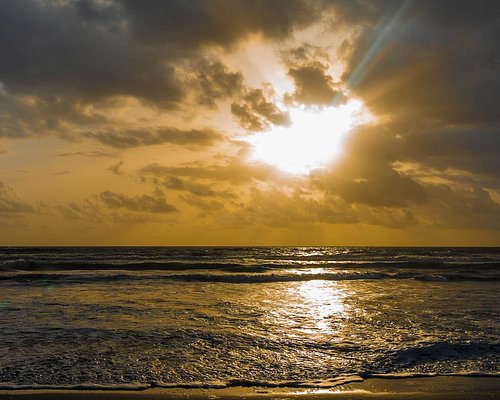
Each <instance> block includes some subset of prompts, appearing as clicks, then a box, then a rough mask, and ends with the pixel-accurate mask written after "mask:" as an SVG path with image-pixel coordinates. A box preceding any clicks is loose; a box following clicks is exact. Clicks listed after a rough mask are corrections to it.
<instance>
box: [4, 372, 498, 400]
mask: <svg viewBox="0 0 500 400" xmlns="http://www.w3.org/2000/svg"><path fill="white" fill-rule="evenodd" d="M498 398H500V379H498V378H496V377H490V378H484V377H449V376H441V377H423V378H402V379H380V378H373V379H367V380H364V381H363V382H355V383H349V384H345V385H340V386H337V387H335V388H329V389H321V388H307V389H298V388H272V389H270V388H259V387H231V388H225V389H182V388H175V389H146V390H141V391H109V390H108V391H103V390H101V391H99V390H92V391H91V390H43V389H42V390H3V391H0V400H52V399H53V400H90V399H95V400H108V399H109V400H174V399H192V400H205V399H220V400H226V399H227V400H230V399H248V400H251V399H262V400H265V399H297V400H323V399H324V400H326V399H338V400H342V399H344V400H357V399H359V400H361V399H381V400H386V399H387V400H389V399H408V400H410V399H415V400H417V399H429V400H439V399H442V400H448V399H450V400H451V399H454V400H461V399H464V400H466V399H467V400H475V399H477V400H479V399H498Z"/></svg>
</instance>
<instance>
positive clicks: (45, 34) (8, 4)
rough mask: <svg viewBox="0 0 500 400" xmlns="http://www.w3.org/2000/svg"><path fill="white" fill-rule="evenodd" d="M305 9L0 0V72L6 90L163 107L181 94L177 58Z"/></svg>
mask: <svg viewBox="0 0 500 400" xmlns="http://www.w3.org/2000/svg"><path fill="white" fill-rule="evenodd" d="M315 15H316V13H315V12H314V7H312V6H311V5H310V4H309V3H308V2H305V1H299V0H287V1H285V0H271V1H252V2H248V1H243V0H240V1H238V0H216V1H205V0H195V1H159V0H154V1H153V0H148V1H127V0H123V1H120V0H114V1H109V2H98V1H92V0H79V1H69V2H55V1H43V2H42V1H35V0H5V1H3V2H2V4H1V6H0V57H1V59H2V63H0V82H2V83H3V84H4V85H5V88H6V89H7V90H8V91H9V92H10V93H12V94H19V93H25V94H44V95H48V94H50V95H53V96H70V97H78V98H81V99H84V100H85V101H93V100H95V99H96V98H102V97H108V96H117V95H122V96H133V97H136V98H139V99H142V100H145V101H147V102H150V103H152V104H154V105H157V106H160V107H173V106H175V104H176V103H177V102H178V101H180V100H181V98H182V97H183V94H184V89H183V88H182V86H181V84H180V83H179V81H178V79H177V77H176V73H175V62H176V61H177V60H180V59H185V58H188V59H189V58H190V57H191V56H193V55H196V54H195V52H196V51H198V50H200V49H201V48H202V47H203V46H207V45H217V46H223V47H227V46H230V45H232V44H234V43H236V42H237V41H238V40H240V39H242V38H244V37H246V36H247V35H249V34H251V33H260V34H262V35H264V36H266V37H269V38H282V37H285V36H287V35H288V34H289V33H290V32H291V31H292V30H293V28H294V27H295V26H302V25H304V24H308V23H311V22H313V21H314V18H315ZM215 67H217V64H215ZM215 72H216V73H220V72H221V71H220V68H219V70H216V71H215ZM222 72H223V71H222ZM226 77H227V76H226ZM233 78H238V77H233ZM219 82H220V81H219ZM206 85H208V90H209V91H210V90H215V91H218V90H221V88H222V90H223V87H224V85H227V82H226V83H223V84H222V86H221V85H219V84H215V86H214V82H211V81H210V79H209V82H208V83H206ZM226 90H228V89H227V87H226Z"/></svg>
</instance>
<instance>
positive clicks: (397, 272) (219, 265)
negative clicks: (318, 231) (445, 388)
mask: <svg viewBox="0 0 500 400" xmlns="http://www.w3.org/2000/svg"><path fill="white" fill-rule="evenodd" d="M499 282H500V249H422V248H420V249H402V248H392V249H391V248H256V249H252V248H31V249H28V248H3V249H1V250H0V384H3V385H23V384H24V385H27V384H40V385H42V384H44V385H55V386H60V385H77V384H103V385H116V386H117V387H119V386H120V385H123V384H126V383H134V384H139V385H140V384H154V385H159V386H161V385H167V386H168V385H173V386H175V385H186V384H187V385H192V386H196V385H203V384H208V383H210V382H212V383H211V384H214V383H213V382H216V385H225V384H228V383H229V384H230V383H231V382H233V383H234V382H239V383H242V382H244V383H248V384H250V383H258V384H263V385H266V384H267V385H273V384H276V382H284V381H285V383H284V384H286V385H293V384H294V382H301V381H304V380H308V381H311V380H313V381H314V380H316V381H320V380H325V379H331V378H334V377H337V376H348V375H361V376H369V375H370V374H371V375H373V374H389V373H396V374H401V373H408V372H411V373H438V374H470V373H477V374H496V373H498V365H499V361H500V312H499V306H498V304H500V302H499V300H500V299H499V297H500V295H499Z"/></svg>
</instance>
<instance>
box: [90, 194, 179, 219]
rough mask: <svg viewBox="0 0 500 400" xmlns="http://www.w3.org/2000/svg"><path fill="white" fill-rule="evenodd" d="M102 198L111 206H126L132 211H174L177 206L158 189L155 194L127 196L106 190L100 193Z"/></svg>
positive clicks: (125, 207)
mask: <svg viewBox="0 0 500 400" xmlns="http://www.w3.org/2000/svg"><path fill="white" fill-rule="evenodd" d="M99 198H100V200H101V201H102V202H103V203H104V204H106V205H107V206H108V207H109V208H124V209H127V210H130V211H136V212H147V213H172V212H175V211H177V208H176V207H174V206H173V205H172V204H169V203H167V200H166V199H165V195H164V193H163V192H161V191H156V192H155V193H154V195H147V194H144V195H141V196H132V197H129V196H126V195H124V194H121V193H115V192H111V191H108V190H107V191H105V192H102V193H100V195H99Z"/></svg>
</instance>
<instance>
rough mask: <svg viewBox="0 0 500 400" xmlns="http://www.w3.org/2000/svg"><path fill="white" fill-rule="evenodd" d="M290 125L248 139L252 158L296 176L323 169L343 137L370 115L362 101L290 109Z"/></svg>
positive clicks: (334, 154)
mask: <svg viewBox="0 0 500 400" xmlns="http://www.w3.org/2000/svg"><path fill="white" fill-rule="evenodd" d="M288 111H289V113H290V119H291V124H290V125H289V126H275V127H273V128H272V129H271V130H269V131H267V132H263V133H259V134H256V135H254V136H251V137H247V138H245V141H247V142H248V143H250V144H251V145H252V146H253V153H252V159H253V160H256V161H263V162H265V163H267V164H271V165H273V166H275V167H277V168H279V169H281V170H283V171H286V172H289V173H293V174H307V173H309V171H311V170H312V169H314V168H321V167H324V166H325V165H326V164H327V163H328V162H330V161H332V160H333V159H334V158H335V157H336V156H338V154H339V153H340V151H341V142H342V138H343V137H344V136H345V135H346V134H347V133H348V132H349V131H350V130H351V129H352V128H354V127H355V126H357V125H360V124H362V123H364V122H367V120H368V119H369V115H368V113H367V111H366V110H365V108H364V107H363V103H362V102H361V101H360V100H351V101H349V102H348V103H346V104H343V105H340V106H338V107H321V108H316V107H294V108H290V109H289V110H288Z"/></svg>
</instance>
